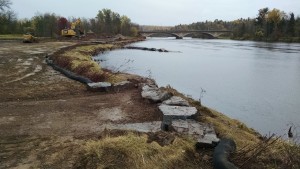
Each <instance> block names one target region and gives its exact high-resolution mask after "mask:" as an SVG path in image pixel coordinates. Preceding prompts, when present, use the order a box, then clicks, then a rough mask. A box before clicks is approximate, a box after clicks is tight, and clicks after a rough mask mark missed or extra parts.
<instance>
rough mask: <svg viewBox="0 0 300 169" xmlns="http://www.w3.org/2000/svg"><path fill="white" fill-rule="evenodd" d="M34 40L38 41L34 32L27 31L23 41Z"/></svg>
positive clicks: (29, 41)
mask: <svg viewBox="0 0 300 169" xmlns="http://www.w3.org/2000/svg"><path fill="white" fill-rule="evenodd" d="M32 42H38V39H37V37H35V36H34V33H32V32H27V33H25V34H24V35H23V43H32Z"/></svg>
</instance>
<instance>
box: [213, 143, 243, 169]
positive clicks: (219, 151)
mask: <svg viewBox="0 0 300 169" xmlns="http://www.w3.org/2000/svg"><path fill="white" fill-rule="evenodd" d="M235 150H236V144H235V142H234V141H233V140H231V139H222V140H221V141H220V142H219V144H218V145H217V147H216V148H215V150H214V154H213V164H214V168H215V169H238V167H236V166H235V165H234V164H233V163H231V162H230V161H228V158H229V155H230V154H231V153H233V152H235Z"/></svg>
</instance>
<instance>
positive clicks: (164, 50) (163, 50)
mask: <svg viewBox="0 0 300 169" xmlns="http://www.w3.org/2000/svg"><path fill="white" fill-rule="evenodd" d="M157 51H159V52H169V51H167V50H166V49H164V48H161V49H158V50H157Z"/></svg>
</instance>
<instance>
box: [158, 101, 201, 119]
mask: <svg viewBox="0 0 300 169" xmlns="http://www.w3.org/2000/svg"><path fill="white" fill-rule="evenodd" d="M158 108H159V110H160V111H161V112H162V113H163V115H164V116H184V117H190V116H192V115H195V114H196V113H197V109H196V108H195V107H184V106H170V105H166V104H162V105H160V106H158Z"/></svg>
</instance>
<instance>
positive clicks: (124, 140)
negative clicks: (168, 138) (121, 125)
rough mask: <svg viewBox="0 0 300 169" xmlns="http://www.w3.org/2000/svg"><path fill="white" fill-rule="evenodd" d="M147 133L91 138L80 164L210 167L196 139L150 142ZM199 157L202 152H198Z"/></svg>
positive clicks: (101, 166)
mask: <svg viewBox="0 0 300 169" xmlns="http://www.w3.org/2000/svg"><path fill="white" fill-rule="evenodd" d="M147 140H148V136H147V135H146V134H143V135H137V134H133V133H127V134H125V135H121V136H117V137H110V136H106V137H104V138H103V139H100V140H98V141H88V142H87V143H86V145H85V152H86V153H85V155H84V158H83V159H82V160H81V163H80V165H79V166H80V168H149V169H150V168H151V169H152V168H202V167H204V168H211V167H209V166H211V164H210V163H209V161H205V160H203V159H202V158H197V157H196V156H197V155H195V154H197V153H196V150H195V149H194V145H195V141H193V140H192V139H189V138H183V137H176V138H175V140H174V142H173V144H171V145H167V146H163V147H162V146H160V145H159V144H158V143H157V142H151V143H147ZM198 157H199V155H198Z"/></svg>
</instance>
